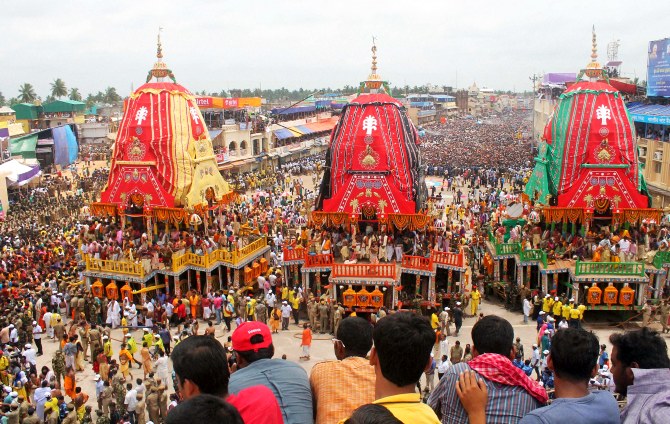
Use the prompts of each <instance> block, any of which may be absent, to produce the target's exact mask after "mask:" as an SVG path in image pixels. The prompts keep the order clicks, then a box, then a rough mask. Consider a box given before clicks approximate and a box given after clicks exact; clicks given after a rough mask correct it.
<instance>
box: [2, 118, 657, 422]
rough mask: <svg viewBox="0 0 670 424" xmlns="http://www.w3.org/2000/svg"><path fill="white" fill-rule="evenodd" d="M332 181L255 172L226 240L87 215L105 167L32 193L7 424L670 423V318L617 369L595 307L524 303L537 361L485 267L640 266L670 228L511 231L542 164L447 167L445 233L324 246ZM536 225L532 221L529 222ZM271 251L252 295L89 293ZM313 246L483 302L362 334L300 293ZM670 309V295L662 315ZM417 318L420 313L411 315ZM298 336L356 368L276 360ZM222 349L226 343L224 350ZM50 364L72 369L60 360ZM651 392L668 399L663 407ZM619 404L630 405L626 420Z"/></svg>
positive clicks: (230, 217)
mask: <svg viewBox="0 0 670 424" xmlns="http://www.w3.org/2000/svg"><path fill="white" fill-rule="evenodd" d="M464 125H470V123H467V124H464ZM475 125H479V124H475ZM481 125H487V124H481ZM509 126H510V128H512V127H513V125H512V124H509ZM491 137H494V136H491ZM322 166H323V163H322V162H321V161H320V160H319V159H318V158H315V157H309V158H304V159H300V160H298V161H293V162H288V163H285V164H283V165H282V166H281V167H280V168H279V169H278V170H277V171H274V172H272V173H270V172H263V171H258V172H253V173H247V174H242V175H240V176H239V177H238V178H239V180H238V182H239V183H241V184H243V186H242V187H243V188H241V189H240V190H239V192H240V195H239V196H238V198H237V199H236V200H235V201H234V202H231V203H230V204H229V205H227V206H225V207H223V208H221V209H219V210H218V211H216V212H215V213H213V214H212V216H211V222H209V223H208V224H209V225H208V226H206V227H205V226H198V227H193V226H192V227H188V228H181V229H179V230H177V229H167V230H166V229H165V228H164V227H163V228H161V227H162V226H159V228H158V231H157V232H156V233H155V234H154V233H153V232H152V231H146V229H145V228H144V227H143V222H140V221H132V220H131V221H128V222H126V223H125V226H122V225H121V223H120V222H117V221H114V220H112V219H108V218H103V219H99V218H94V217H90V216H89V215H88V212H87V208H82V205H85V204H86V203H87V202H90V201H92V200H95V199H94V196H95V193H98V192H99V191H100V190H101V188H102V187H103V185H104V184H105V182H106V178H107V171H106V170H104V169H98V170H94V171H91V170H90V169H89V168H88V167H87V166H81V165H80V166H79V167H78V168H77V167H73V169H72V171H74V172H72V173H67V175H66V174H61V175H56V176H54V177H52V178H50V179H46V180H44V181H43V183H42V184H41V185H40V186H39V187H38V188H33V189H22V190H21V191H18V192H15V193H13V194H12V196H11V209H10V211H11V213H9V214H8V215H7V217H6V220H5V221H4V222H2V223H0V231H1V234H2V237H1V239H0V250H1V253H0V285H1V288H0V310H2V311H3V314H2V317H0V344H1V345H2V352H1V353H0V378H1V379H2V383H3V389H4V390H5V393H6V397H5V399H4V404H3V406H2V408H3V411H2V414H4V418H6V420H7V422H10V423H13V422H27V423H29V424H30V423H37V422H41V421H44V422H49V423H53V424H56V423H68V424H73V423H78V422H81V423H90V422H98V423H100V424H105V423H114V424H117V423H128V422H129V423H132V424H136V423H137V424H147V423H148V422H152V423H154V424H155V423H159V422H164V423H186V422H193V421H194V420H195V421H196V422H198V421H202V422H210V421H216V422H231V423H237V422H248V423H281V422H285V423H308V422H314V421H315V422H317V423H338V422H347V423H362V422H366V423H367V422H373V423H377V422H379V423H394V422H408V423H409V422H412V423H437V422H443V423H452V422H463V423H465V422H473V423H477V422H490V423H496V422H500V423H503V422H504V423H509V422H512V423H515V422H522V423H534V422H559V420H560V421H561V422H562V421H564V420H566V419H568V420H572V421H575V422H598V423H601V422H603V423H608V422H612V423H615V422H617V423H618V422H621V421H623V422H664V420H665V419H666V418H667V414H668V409H667V403H664V402H665V400H664V399H665V397H667V393H668V391H670V387H669V386H668V383H667V381H669V380H668V379H667V376H668V375H667V374H668V366H670V364H669V363H668V357H667V347H666V345H665V341H664V340H663V338H662V337H661V336H660V335H659V334H658V333H655V332H653V331H650V330H648V329H647V328H646V327H647V326H648V325H649V324H650V321H652V320H653V317H654V316H655V315H656V316H657V317H658V318H659V320H660V321H661V323H662V324H663V329H664V332H665V331H666V329H667V327H666V325H665V324H667V321H668V314H669V313H670V306H668V301H667V300H666V301H663V302H661V303H660V304H659V305H658V306H652V305H651V304H648V305H647V306H645V309H643V311H642V312H643V318H644V321H643V325H644V327H645V328H644V329H643V330H640V331H637V332H629V333H625V334H616V335H614V336H612V337H611V339H610V344H611V345H613V346H614V350H613V351H611V352H607V349H606V345H601V343H600V341H599V340H598V339H597V338H596V337H595V336H594V335H593V334H592V333H589V332H587V331H585V330H583V329H582V328H581V327H582V322H583V313H584V309H585V308H584V306H583V304H584V303H585V298H584V296H585V294H584V293H583V292H577V293H576V294H575V295H574V298H570V299H568V298H567V295H566V292H565V291H563V290H561V291H552V292H550V293H542V292H541V291H539V290H534V291H532V292H531V291H530V290H527V291H524V292H522V293H519V299H520V300H521V302H522V305H523V306H522V312H523V316H524V321H525V322H527V321H528V320H530V319H532V320H535V322H536V323H537V338H536V339H534V340H533V343H532V348H531V349H530V350H526V351H527V352H528V353H527V354H526V353H525V352H524V344H523V343H522V342H521V340H520V339H519V338H518V337H517V338H516V341H515V339H514V329H513V328H512V325H511V324H510V323H509V322H507V321H506V320H504V319H502V318H499V317H497V316H495V315H486V316H484V314H483V313H481V311H480V309H479V306H480V305H481V300H482V298H483V297H484V295H485V293H486V289H485V285H484V282H485V281H487V278H488V281H490V278H491V277H492V274H493V273H492V261H491V257H490V255H489V254H488V253H486V249H485V240H487V239H488V237H489V234H491V235H492V236H493V237H495V238H496V239H497V240H498V241H501V242H502V241H516V242H519V243H521V244H522V246H523V248H524V249H530V248H539V249H544V250H545V251H546V252H547V253H548V256H549V260H550V261H557V260H573V259H574V258H575V257H577V258H584V259H591V260H603V261H614V260H615V259H614V258H618V259H620V260H621V261H627V260H631V259H638V258H639V259H644V258H647V257H649V258H651V257H652V256H653V252H654V251H655V250H664V249H667V248H668V244H669V242H668V240H669V237H668V234H667V230H666V228H665V225H657V224H656V223H645V224H644V225H642V226H640V227H639V228H630V229H628V230H623V229H621V230H619V231H614V230H612V229H611V228H608V227H593V228H591V229H590V230H589V231H588V232H586V233H585V234H584V236H581V235H579V234H577V233H575V234H573V233H572V232H569V231H566V230H565V229H561V228H556V229H555V230H553V231H552V230H551V229H550V228H543V227H542V226H540V225H538V224H537V223H536V221H534V219H529V222H528V223H527V224H524V225H519V226H515V227H512V228H507V227H505V226H503V225H502V223H503V220H504V218H505V214H506V210H507V208H508V207H510V206H511V205H512V204H513V203H516V202H519V200H520V197H519V196H518V194H517V193H516V191H518V189H520V188H521V186H522V184H523V178H524V175H525V173H524V169H525V168H524V167H525V165H524V164H523V163H520V162H519V161H516V162H514V163H512V162H510V163H505V164H503V165H499V164H496V163H491V164H488V163H487V164H485V165H484V166H481V167H478V168H472V169H464V168H461V167H460V165H458V164H457V163H456V162H453V163H449V162H448V161H447V162H440V163H437V162H436V163H434V164H432V165H431V167H432V168H430V169H429V170H428V171H429V172H428V173H429V174H430V173H432V174H435V175H440V176H442V178H443V185H442V186H441V187H440V188H439V189H438V186H433V187H434V188H433V190H432V193H431V195H432V198H433V201H434V205H436V207H437V208H438V210H439V211H441V212H442V211H443V213H440V215H441V216H440V217H439V218H436V221H435V224H436V225H435V230H434V231H429V232H425V231H413V230H409V229H407V230H403V231H398V230H393V229H384V228H381V227H378V226H376V225H373V224H369V223H361V225H359V226H356V228H355V229H351V231H345V230H344V229H342V228H335V229H327V230H316V229H313V228H309V227H308V226H307V225H306V223H307V211H308V210H309V208H310V207H311V199H313V197H314V193H313V192H312V191H311V190H309V189H307V188H306V187H305V185H306V184H304V181H303V179H304V178H313V182H316V180H317V177H318V172H319V171H320V169H321V168H322ZM70 175H71V176H70ZM448 199H450V200H448ZM523 208H524V210H523V213H524V214H525V215H527V216H529V217H530V218H532V214H533V212H534V211H533V210H532V209H531V208H530V206H529V205H523ZM438 222H439V223H441V225H437V224H438ZM261 236H267V238H268V240H269V244H270V246H271V254H270V266H269V269H268V271H267V272H266V273H264V274H263V275H261V276H259V277H258V279H257V280H256V281H255V283H257V286H256V287H255V288H254V289H252V290H249V289H248V288H247V287H245V286H238V285H236V284H231V285H229V286H228V287H219V288H217V289H212V290H211V291H206V292H203V293H198V292H196V291H195V290H188V291H186V290H185V291H184V292H182V293H181V294H179V295H175V294H174V293H171V294H168V293H166V292H165V291H164V290H161V289H157V290H156V291H154V292H151V293H150V294H149V295H146V296H140V297H138V296H136V297H135V299H132V298H122V297H120V296H119V294H118V293H111V294H110V293H105V294H103V295H97V296H96V295H94V293H93V292H92V291H91V290H86V289H84V285H83V284H84V283H83V279H82V278H81V275H80V272H81V270H82V268H83V267H82V263H83V262H82V260H83V256H82V254H87V255H90V256H91V257H93V258H98V259H114V260H116V261H130V262H137V263H143V264H144V265H145V267H146V269H147V271H151V270H153V269H161V268H164V267H169V266H170V264H171V261H172V259H173V257H174V256H175V255H176V256H179V255H181V254H183V253H186V252H191V253H194V254H197V255H204V254H206V253H208V252H212V251H214V250H216V249H226V250H235V249H241V248H243V247H244V246H246V245H247V244H248V243H251V242H253V241H254V240H255V239H257V238H258V237H261ZM300 247H302V248H304V249H306V251H307V253H308V254H314V255H316V254H324V253H326V254H328V253H332V254H333V256H334V258H335V260H336V261H341V262H347V263H357V262H361V263H378V262H401V260H402V257H403V256H404V255H412V256H426V257H427V256H429V255H430V254H431V252H433V251H444V252H460V251H462V252H464V253H465V254H466V255H467V257H468V263H469V264H470V266H471V268H472V270H470V269H469V270H468V272H469V273H470V272H471V274H469V275H470V276H471V278H472V281H473V284H472V286H471V287H464V288H463V289H464V294H465V296H463V297H456V298H452V299H451V300H450V301H449V302H448V303H447V304H445V305H443V306H444V308H440V309H438V310H434V309H432V310H431V309H427V310H426V309H425V308H422V307H420V303H413V301H414V300H417V299H416V298H414V299H412V298H411V297H410V296H414V295H413V294H411V292H408V291H407V290H402V291H401V292H400V293H399V294H398V300H399V307H396V308H387V307H383V308H381V309H379V311H377V312H376V313H373V314H371V316H370V317H369V318H368V319H363V318H360V317H356V316H355V315H356V314H349V316H347V311H345V309H344V308H343V307H342V305H341V304H339V303H337V302H336V301H335V302H334V301H333V300H332V298H331V297H330V291H326V292H325V293H323V294H321V295H320V296H319V294H318V293H316V292H314V291H312V290H310V289H309V288H307V289H305V288H304V287H301V286H300V285H299V284H297V280H293V278H292V277H293V276H291V275H284V272H285V269H283V268H282V267H281V259H282V252H284V251H286V250H287V249H297V248H300ZM502 278H503V279H508V278H509V276H503V277H502ZM510 287H511V285H510ZM189 288H190V287H189ZM443 290H444V288H441V289H440V293H438V294H439V295H440V296H441V295H443V294H445V293H443ZM461 295H463V294H461ZM669 296H670V291H668V290H666V289H664V291H663V293H662V294H661V295H660V296H659V297H662V298H663V299H667V298H668V297H669ZM138 298H139V300H140V301H139V302H138V303H136V301H137V300H138ZM406 305H410V306H411V309H412V310H413V312H412V313H407V312H403V311H402V308H407V307H408V306H406ZM468 306H469V308H467V307H468ZM421 315H425V317H422V316H421ZM465 318H471V319H472V320H473V321H475V325H474V327H473V328H472V334H471V335H472V345H470V344H467V345H466V346H461V344H460V341H459V340H458V339H457V337H458V336H459V332H460V330H461V327H462V325H463V321H464V319H465ZM290 329H293V330H296V329H297V331H298V336H299V337H300V345H301V349H302V356H301V359H302V360H309V359H310V347H311V345H312V340H313V337H314V336H313V334H314V333H320V334H324V333H331V334H333V336H334V337H335V338H333V350H334V355H335V357H336V358H337V360H335V361H328V362H324V363H319V364H316V365H315V366H314V367H313V369H312V371H311V373H310V374H309V375H308V374H307V373H306V372H305V371H304V369H303V368H302V367H301V366H300V365H299V364H297V363H295V362H292V361H289V360H285V359H279V358H275V348H274V344H273V337H277V336H274V335H276V334H278V333H279V332H282V331H290ZM221 337H224V342H223V343H220V342H219V341H218V340H217V338H221ZM225 337H227V341H225ZM454 337H456V339H455V340H454ZM526 346H528V345H526ZM47 351H49V352H51V351H54V352H55V353H53V354H52V355H51V356H50V357H48V358H47V360H46V361H45V360H44V359H43V356H46V355H43V353H46V352H47ZM134 366H137V369H138V371H135V370H134V369H133V368H134ZM171 368H172V372H171V371H170V369H171ZM88 370H92V371H93V372H95V381H96V383H95V393H86V390H85V389H84V388H83V387H82V386H84V384H81V383H82V382H81V375H82V373H83V372H86V371H88ZM631 376H634V378H633V377H631ZM138 377H139V378H138ZM422 384H423V390H422ZM648 385H655V387H657V388H659V390H656V391H654V392H653V393H649V392H647V391H645V390H646V387H648ZM417 387H418V389H417ZM352 388H353V390H352ZM613 393H616V394H617V395H619V396H621V397H623V396H625V395H626V394H628V399H627V402H628V405H627V406H626V408H625V409H624V410H623V413H622V415H619V408H618V405H617V400H616V399H617V398H616V397H615V396H614V395H613ZM664 396H665V397H664ZM547 404H550V405H549V406H545V405H547ZM557 417H558V418H557ZM580 417H582V418H583V417H588V418H587V419H582V418H580ZM580 419H581V421H580ZM16 420H18V421H16Z"/></svg>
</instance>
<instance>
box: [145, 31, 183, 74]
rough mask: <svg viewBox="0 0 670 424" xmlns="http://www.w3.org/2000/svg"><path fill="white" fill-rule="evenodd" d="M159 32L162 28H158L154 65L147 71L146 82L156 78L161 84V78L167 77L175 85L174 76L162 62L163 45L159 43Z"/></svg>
mask: <svg viewBox="0 0 670 424" xmlns="http://www.w3.org/2000/svg"><path fill="white" fill-rule="evenodd" d="M161 31H163V28H158V37H157V46H156V63H154V66H153V68H151V70H150V71H149V75H148V76H147V82H149V81H150V80H151V78H156V79H157V80H158V81H159V82H162V81H163V78H165V77H169V78H170V79H171V80H172V82H174V83H176V82H177V81H176V80H175V78H174V74H173V73H172V71H171V70H170V69H169V68H168V67H167V64H166V63H165V62H163V44H162V43H161Z"/></svg>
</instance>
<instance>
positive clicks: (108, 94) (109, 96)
mask: <svg viewBox="0 0 670 424" xmlns="http://www.w3.org/2000/svg"><path fill="white" fill-rule="evenodd" d="M103 101H104V102H105V103H108V104H115V103H117V102H119V101H121V96H119V93H117V92H116V88H114V87H107V88H106V89H105V94H104V95H103Z"/></svg>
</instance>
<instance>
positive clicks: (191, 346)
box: [168, 336, 283, 424]
mask: <svg viewBox="0 0 670 424" xmlns="http://www.w3.org/2000/svg"><path fill="white" fill-rule="evenodd" d="M171 359H172V365H173V368H174V372H175V377H176V380H177V389H178V390H179V393H181V396H182V398H183V399H185V400H190V399H192V398H195V397H197V396H199V395H201V394H207V395H213V396H216V397H218V398H220V399H223V400H225V401H226V402H228V403H230V404H231V405H233V406H235V408H237V410H238V411H239V412H240V415H241V416H242V418H243V419H244V422H249V423H267V424H280V423H282V422H283V419H282V416H281V411H280V410H279V404H278V403H277V401H276V399H275V397H274V395H273V393H272V392H271V391H270V390H269V389H268V388H266V387H264V386H253V387H249V388H247V389H245V390H240V391H239V392H238V393H237V395H231V394H229V392H228V382H229V380H230V371H229V370H228V360H227V358H226V351H225V349H224V347H223V346H222V345H221V343H219V341H218V340H216V339H214V338H212V337H209V336H190V337H187V338H185V339H184V340H183V341H181V342H180V343H179V344H178V345H177V346H175V348H174V349H173V351H172V355H171ZM182 409H183V408H182ZM188 410H190V408H189V409H188ZM171 416H172V413H170V414H169V415H168V417H171ZM173 422H175V423H176V422H179V421H173ZM194 422H195V421H194Z"/></svg>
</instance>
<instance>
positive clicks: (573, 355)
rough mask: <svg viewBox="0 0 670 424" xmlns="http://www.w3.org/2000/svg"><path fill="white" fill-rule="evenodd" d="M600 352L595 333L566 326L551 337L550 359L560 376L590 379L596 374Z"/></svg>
mask: <svg viewBox="0 0 670 424" xmlns="http://www.w3.org/2000/svg"><path fill="white" fill-rule="evenodd" d="M599 352H600V346H599V345H598V338H597V337H596V336H595V334H593V333H592V332H590V331H586V330H582V329H577V328H564V329H563V330H560V331H558V332H556V334H555V335H554V337H553V338H552V339H551V349H550V351H549V360H550V361H551V363H552V364H553V370H554V372H555V373H556V376H557V377H558V378H561V379H565V380H570V381H574V382H577V381H588V380H589V379H590V378H591V377H592V376H593V375H594V372H595V367H596V362H597V361H598V354H599Z"/></svg>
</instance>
